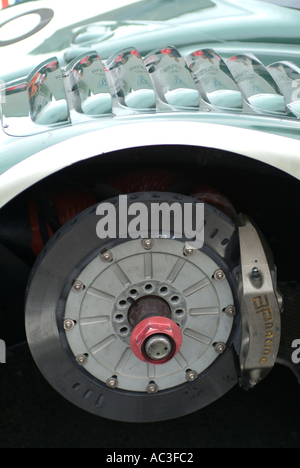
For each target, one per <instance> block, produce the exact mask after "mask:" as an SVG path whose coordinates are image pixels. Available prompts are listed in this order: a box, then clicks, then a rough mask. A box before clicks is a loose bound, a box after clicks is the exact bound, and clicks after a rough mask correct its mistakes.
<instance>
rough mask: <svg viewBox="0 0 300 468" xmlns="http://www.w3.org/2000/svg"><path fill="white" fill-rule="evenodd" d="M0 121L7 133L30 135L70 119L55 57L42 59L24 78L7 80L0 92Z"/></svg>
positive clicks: (60, 74)
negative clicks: (0, 118) (1, 92)
mask: <svg viewBox="0 0 300 468" xmlns="http://www.w3.org/2000/svg"><path fill="white" fill-rule="evenodd" d="M2 96H3V97H2V98H1V101H2V124H3V128H4V130H5V132H6V133H7V134H8V135H12V136H18V135H30V134H33V133H39V132H42V131H45V129H47V128H48V127H49V128H52V127H53V126H57V125H64V124H68V123H70V118H69V111H68V105H67V100H66V94H65V89H64V84H63V78H62V73H61V69H60V65H59V63H58V60H57V59H56V58H55V57H52V58H51V59H49V60H46V61H44V62H42V63H41V64H40V65H39V66H38V67H36V68H35V69H34V70H33V71H32V72H31V73H30V74H29V75H28V77H27V79H26V80H21V81H16V82H13V83H11V84H8V85H7V86H6V87H5V89H4V90H3V94H2Z"/></svg>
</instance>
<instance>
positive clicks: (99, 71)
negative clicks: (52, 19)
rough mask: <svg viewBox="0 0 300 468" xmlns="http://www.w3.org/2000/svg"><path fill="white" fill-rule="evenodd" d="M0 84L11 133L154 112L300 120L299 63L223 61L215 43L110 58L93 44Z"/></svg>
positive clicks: (4, 115) (246, 59)
mask: <svg viewBox="0 0 300 468" xmlns="http://www.w3.org/2000/svg"><path fill="white" fill-rule="evenodd" d="M0 90H1V99H0V104H1V119H2V127H3V130H4V132H5V133H6V134H7V135H12V136H26V135H30V134H35V133H40V132H45V131H47V130H49V129H51V128H53V126H61V125H69V124H71V123H80V122H84V121H88V120H91V119H95V118H97V117H103V116H112V117H113V116H115V115H130V114H138V113H149V112H150V113H152V112H185V111H189V112H190V111H193V112H199V113H200V114H201V113H202V112H204V111H209V110H211V111H213V112H216V113H220V112H224V111H225V112H232V111H235V112H236V111H238V112H241V111H243V113H248V114H263V115H271V116H274V117H275V116H276V115H277V116H278V117H280V118H282V117H286V118H289V119H290V118H300V69H299V68H298V67H297V66H296V65H295V64H293V63H291V62H276V63H274V64H272V65H269V66H268V67H265V66H264V65H263V64H262V63H261V62H260V61H259V60H258V59H257V58H256V57H255V56H254V55H252V54H247V55H236V56H234V57H231V58H229V59H228V60H226V61H224V59H222V57H220V56H219V55H218V54H217V53H216V52H215V51H214V50H212V49H199V50H196V51H195V52H193V53H191V54H189V55H188V56H187V57H185V58H183V57H182V56H181V54H180V53H179V52H178V50H177V49H175V47H172V46H171V47H165V48H160V49H156V50H154V51H153V52H151V53H150V54H148V55H147V56H146V57H144V58H143V59H142V58H141V56H140V54H139V52H138V51H137V50H136V49H135V48H134V47H129V48H126V49H122V50H121V51H119V52H118V53H116V54H113V55H112V56H111V57H110V58H109V59H108V60H107V61H106V62H102V61H101V59H100V57H99V56H98V54H97V52H96V51H95V50H91V51H89V52H84V53H83V54H81V55H80V56H77V57H76V59H74V60H73V61H72V62H70V64H69V65H68V66H67V67H65V68H64V69H61V68H60V65H59V63H58V60H57V59H56V58H55V57H53V58H51V59H49V60H47V61H45V62H43V63H41V64H40V65H39V66H38V67H36V68H35V69H34V70H33V71H32V72H31V73H30V74H29V76H28V77H27V78H26V79H23V80H19V81H13V82H10V83H7V84H5V83H3V82H1V80H0Z"/></svg>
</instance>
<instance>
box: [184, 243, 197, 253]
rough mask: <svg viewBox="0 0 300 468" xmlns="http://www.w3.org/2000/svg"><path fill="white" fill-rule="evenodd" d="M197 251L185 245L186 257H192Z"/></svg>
mask: <svg viewBox="0 0 300 468" xmlns="http://www.w3.org/2000/svg"><path fill="white" fill-rule="evenodd" d="M195 250H196V249H194V247H192V246H190V245H185V246H184V248H183V253H184V255H187V256H190V255H193V254H194V253H195Z"/></svg>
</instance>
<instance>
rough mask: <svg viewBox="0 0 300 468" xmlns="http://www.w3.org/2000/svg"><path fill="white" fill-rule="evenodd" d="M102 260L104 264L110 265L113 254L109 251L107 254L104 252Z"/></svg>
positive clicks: (101, 256)
mask: <svg viewBox="0 0 300 468" xmlns="http://www.w3.org/2000/svg"><path fill="white" fill-rule="evenodd" d="M100 258H101V260H102V262H105V263H109V262H111V261H112V259H113V254H112V253H111V252H110V251H109V250H107V251H106V252H103V254H101V255H100Z"/></svg>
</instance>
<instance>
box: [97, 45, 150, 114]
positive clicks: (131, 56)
mask: <svg viewBox="0 0 300 468" xmlns="http://www.w3.org/2000/svg"><path fill="white" fill-rule="evenodd" d="M106 66H107V69H108V71H109V76H110V79H111V84H112V86H113V89H114V91H115V93H116V97H117V100H118V102H119V104H120V105H121V106H125V107H128V108H132V109H140V110H143V109H155V92H154V89H153V86H152V83H151V80H150V77H149V74H148V73H147V70H146V67H145V65H144V62H143V60H142V58H141V56H140V54H139V52H138V51H137V50H136V49H135V48H134V47H130V48H127V49H123V50H121V51H119V52H117V53H116V54H114V55H112V56H111V57H110V58H109V60H108V61H107V63H106Z"/></svg>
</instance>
